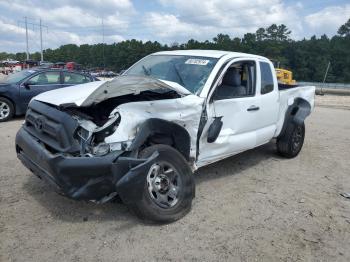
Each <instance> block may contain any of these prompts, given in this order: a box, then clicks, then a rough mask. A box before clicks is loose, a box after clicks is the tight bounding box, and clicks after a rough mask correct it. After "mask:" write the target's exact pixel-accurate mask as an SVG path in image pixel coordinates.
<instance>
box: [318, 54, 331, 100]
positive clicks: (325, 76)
mask: <svg viewBox="0 0 350 262" xmlns="http://www.w3.org/2000/svg"><path fill="white" fill-rule="evenodd" d="M330 66H331V61H329V62H328V65H327V69H326V73H325V74H324V78H323V84H324V83H325V82H326V79H327V75H328V70H329V67H330ZM320 95H321V96H323V95H324V93H323V85H322V87H321V92H320Z"/></svg>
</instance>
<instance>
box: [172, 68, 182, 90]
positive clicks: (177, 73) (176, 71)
mask: <svg viewBox="0 0 350 262" xmlns="http://www.w3.org/2000/svg"><path fill="white" fill-rule="evenodd" d="M173 67H174V69H175V73H176V75H177V77H178V78H179V80H180V82H181V83H180V84H181V85H182V86H183V87H185V83H184V80H183V79H182V77H181V75H180V73H179V70H178V69H177V67H176V66H175V64H174V63H173Z"/></svg>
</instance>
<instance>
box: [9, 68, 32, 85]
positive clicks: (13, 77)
mask: <svg viewBox="0 0 350 262" xmlns="http://www.w3.org/2000/svg"><path fill="white" fill-rule="evenodd" d="M34 72H35V71H33V70H22V71H20V72H17V73H14V74H10V75H8V76H7V77H6V78H5V80H4V82H5V83H7V84H15V83H18V82H20V81H22V80H23V79H24V78H26V77H27V76H30V75H31V74H33V73H34Z"/></svg>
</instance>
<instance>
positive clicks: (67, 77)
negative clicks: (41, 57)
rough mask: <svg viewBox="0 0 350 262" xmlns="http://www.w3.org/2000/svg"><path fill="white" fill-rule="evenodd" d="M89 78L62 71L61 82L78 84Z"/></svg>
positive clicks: (85, 81) (88, 80) (87, 80)
mask: <svg viewBox="0 0 350 262" xmlns="http://www.w3.org/2000/svg"><path fill="white" fill-rule="evenodd" d="M90 81H91V80H90V78H88V77H86V76H84V75H81V74H76V73H70V72H63V83H64V84H69V85H78V84H83V83H87V82H90Z"/></svg>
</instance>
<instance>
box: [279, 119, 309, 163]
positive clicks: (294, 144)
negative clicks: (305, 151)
mask: <svg viewBox="0 0 350 262" xmlns="http://www.w3.org/2000/svg"><path fill="white" fill-rule="evenodd" d="M304 138H305V125H304V123H302V124H300V125H298V124H295V123H289V124H288V126H287V128H286V130H285V132H284V134H283V135H282V136H281V137H279V138H278V139H277V151H278V152H279V154H280V155H282V156H284V157H287V158H293V157H296V156H297V155H298V154H299V152H300V151H301V148H302V147H303V144H304Z"/></svg>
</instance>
